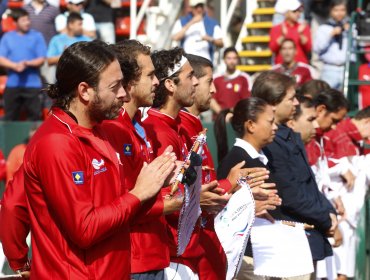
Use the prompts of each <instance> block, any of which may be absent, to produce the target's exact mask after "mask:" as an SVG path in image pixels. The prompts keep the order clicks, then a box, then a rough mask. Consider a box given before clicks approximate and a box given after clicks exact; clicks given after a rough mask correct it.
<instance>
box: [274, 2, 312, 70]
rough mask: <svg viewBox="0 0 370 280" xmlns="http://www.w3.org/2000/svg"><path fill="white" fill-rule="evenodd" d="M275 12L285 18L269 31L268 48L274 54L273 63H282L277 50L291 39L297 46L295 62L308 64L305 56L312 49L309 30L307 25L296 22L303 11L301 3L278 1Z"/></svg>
mask: <svg viewBox="0 0 370 280" xmlns="http://www.w3.org/2000/svg"><path fill="white" fill-rule="evenodd" d="M275 10H276V12H277V13H280V14H284V16H285V20H284V22H282V23H281V24H278V25H276V26H274V27H273V28H272V29H271V31H270V44H269V47H270V49H271V51H272V52H273V53H274V54H275V63H276V64H277V63H282V57H281V55H280V54H279V50H280V47H281V43H282V42H283V41H284V40H285V39H291V40H292V41H294V43H295V44H296V46H297V53H296V56H295V60H296V61H297V62H303V63H308V58H307V56H308V55H309V53H310V52H311V48H312V43H311V30H310V27H309V26H308V25H307V24H305V23H299V22H298V20H299V19H300V16H301V13H302V11H303V7H302V3H301V2H300V1H298V0H279V1H278V2H277V3H276V5H275Z"/></svg>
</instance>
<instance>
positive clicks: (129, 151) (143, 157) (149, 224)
mask: <svg viewBox="0 0 370 280" xmlns="http://www.w3.org/2000/svg"><path fill="white" fill-rule="evenodd" d="M140 118H141V113H140V111H138V112H137V114H136V115H135V118H134V120H133V121H132V120H131V119H130V116H129V115H128V114H127V112H126V111H125V110H122V111H121V113H120V115H119V117H118V118H117V119H116V120H114V121H108V122H104V123H103V125H102V127H103V129H104V131H105V132H106V133H107V136H108V138H109V140H110V141H111V142H112V143H113V145H114V148H115V150H117V151H119V153H120V158H121V162H122V166H123V169H124V172H125V178H124V180H125V181H124V182H125V186H127V187H128V188H129V189H132V188H133V187H134V186H135V183H136V179H137V177H138V175H139V173H140V170H141V168H142V166H143V164H144V162H147V163H149V162H151V161H152V160H153V158H154V157H153V150H152V148H151V143H150V140H149V139H146V141H145V140H144V139H143V136H144V137H146V135H145V130H144V129H143V128H142V123H141V120H140ZM134 124H136V126H139V127H141V128H142V130H141V135H140V134H139V133H138V132H137V130H136V129H135V126H134ZM117 129H118V131H119V133H117ZM139 129H140V128H139ZM169 264H170V252H169V247H168V236H167V234H166V224H165V219H164V216H163V198H162V195H161V194H160V193H159V194H158V195H157V197H156V198H155V199H152V200H150V201H148V202H146V203H145V204H144V205H143V207H141V209H140V211H139V213H138V214H137V216H136V217H135V218H134V219H133V224H132V226H131V273H143V272H148V271H152V270H161V269H164V268H166V267H168V266H169Z"/></svg>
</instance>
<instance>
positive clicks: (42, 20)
mask: <svg viewBox="0 0 370 280" xmlns="http://www.w3.org/2000/svg"><path fill="white" fill-rule="evenodd" d="M24 9H25V10H26V11H27V12H28V14H29V16H30V20H31V28H32V29H35V30H37V31H39V32H41V33H42V35H43V36H44V39H45V42H46V44H49V42H50V40H51V37H53V36H54V35H55V34H57V32H56V30H55V26H54V21H55V18H56V16H57V15H59V9H58V8H56V7H54V6H52V5H50V4H49V3H48V2H47V1H46V0H32V1H31V2H30V3H29V4H27V5H25V6H24Z"/></svg>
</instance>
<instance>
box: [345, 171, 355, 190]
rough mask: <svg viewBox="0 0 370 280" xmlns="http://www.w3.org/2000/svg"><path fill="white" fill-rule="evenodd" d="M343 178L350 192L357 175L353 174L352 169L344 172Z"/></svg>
mask: <svg viewBox="0 0 370 280" xmlns="http://www.w3.org/2000/svg"><path fill="white" fill-rule="evenodd" d="M342 177H343V179H344V180H345V181H346V188H347V190H348V191H349V192H350V191H352V189H353V187H354V185H355V180H356V177H355V175H353V173H352V172H351V170H348V171H347V172H346V173H344V174H342Z"/></svg>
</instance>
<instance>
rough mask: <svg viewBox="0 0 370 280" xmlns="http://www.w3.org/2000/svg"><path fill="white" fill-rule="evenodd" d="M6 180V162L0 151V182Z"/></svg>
mask: <svg viewBox="0 0 370 280" xmlns="http://www.w3.org/2000/svg"><path fill="white" fill-rule="evenodd" d="M5 179H6V160H5V157H4V154H3V151H2V150H0V182H1V181H5Z"/></svg>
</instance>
